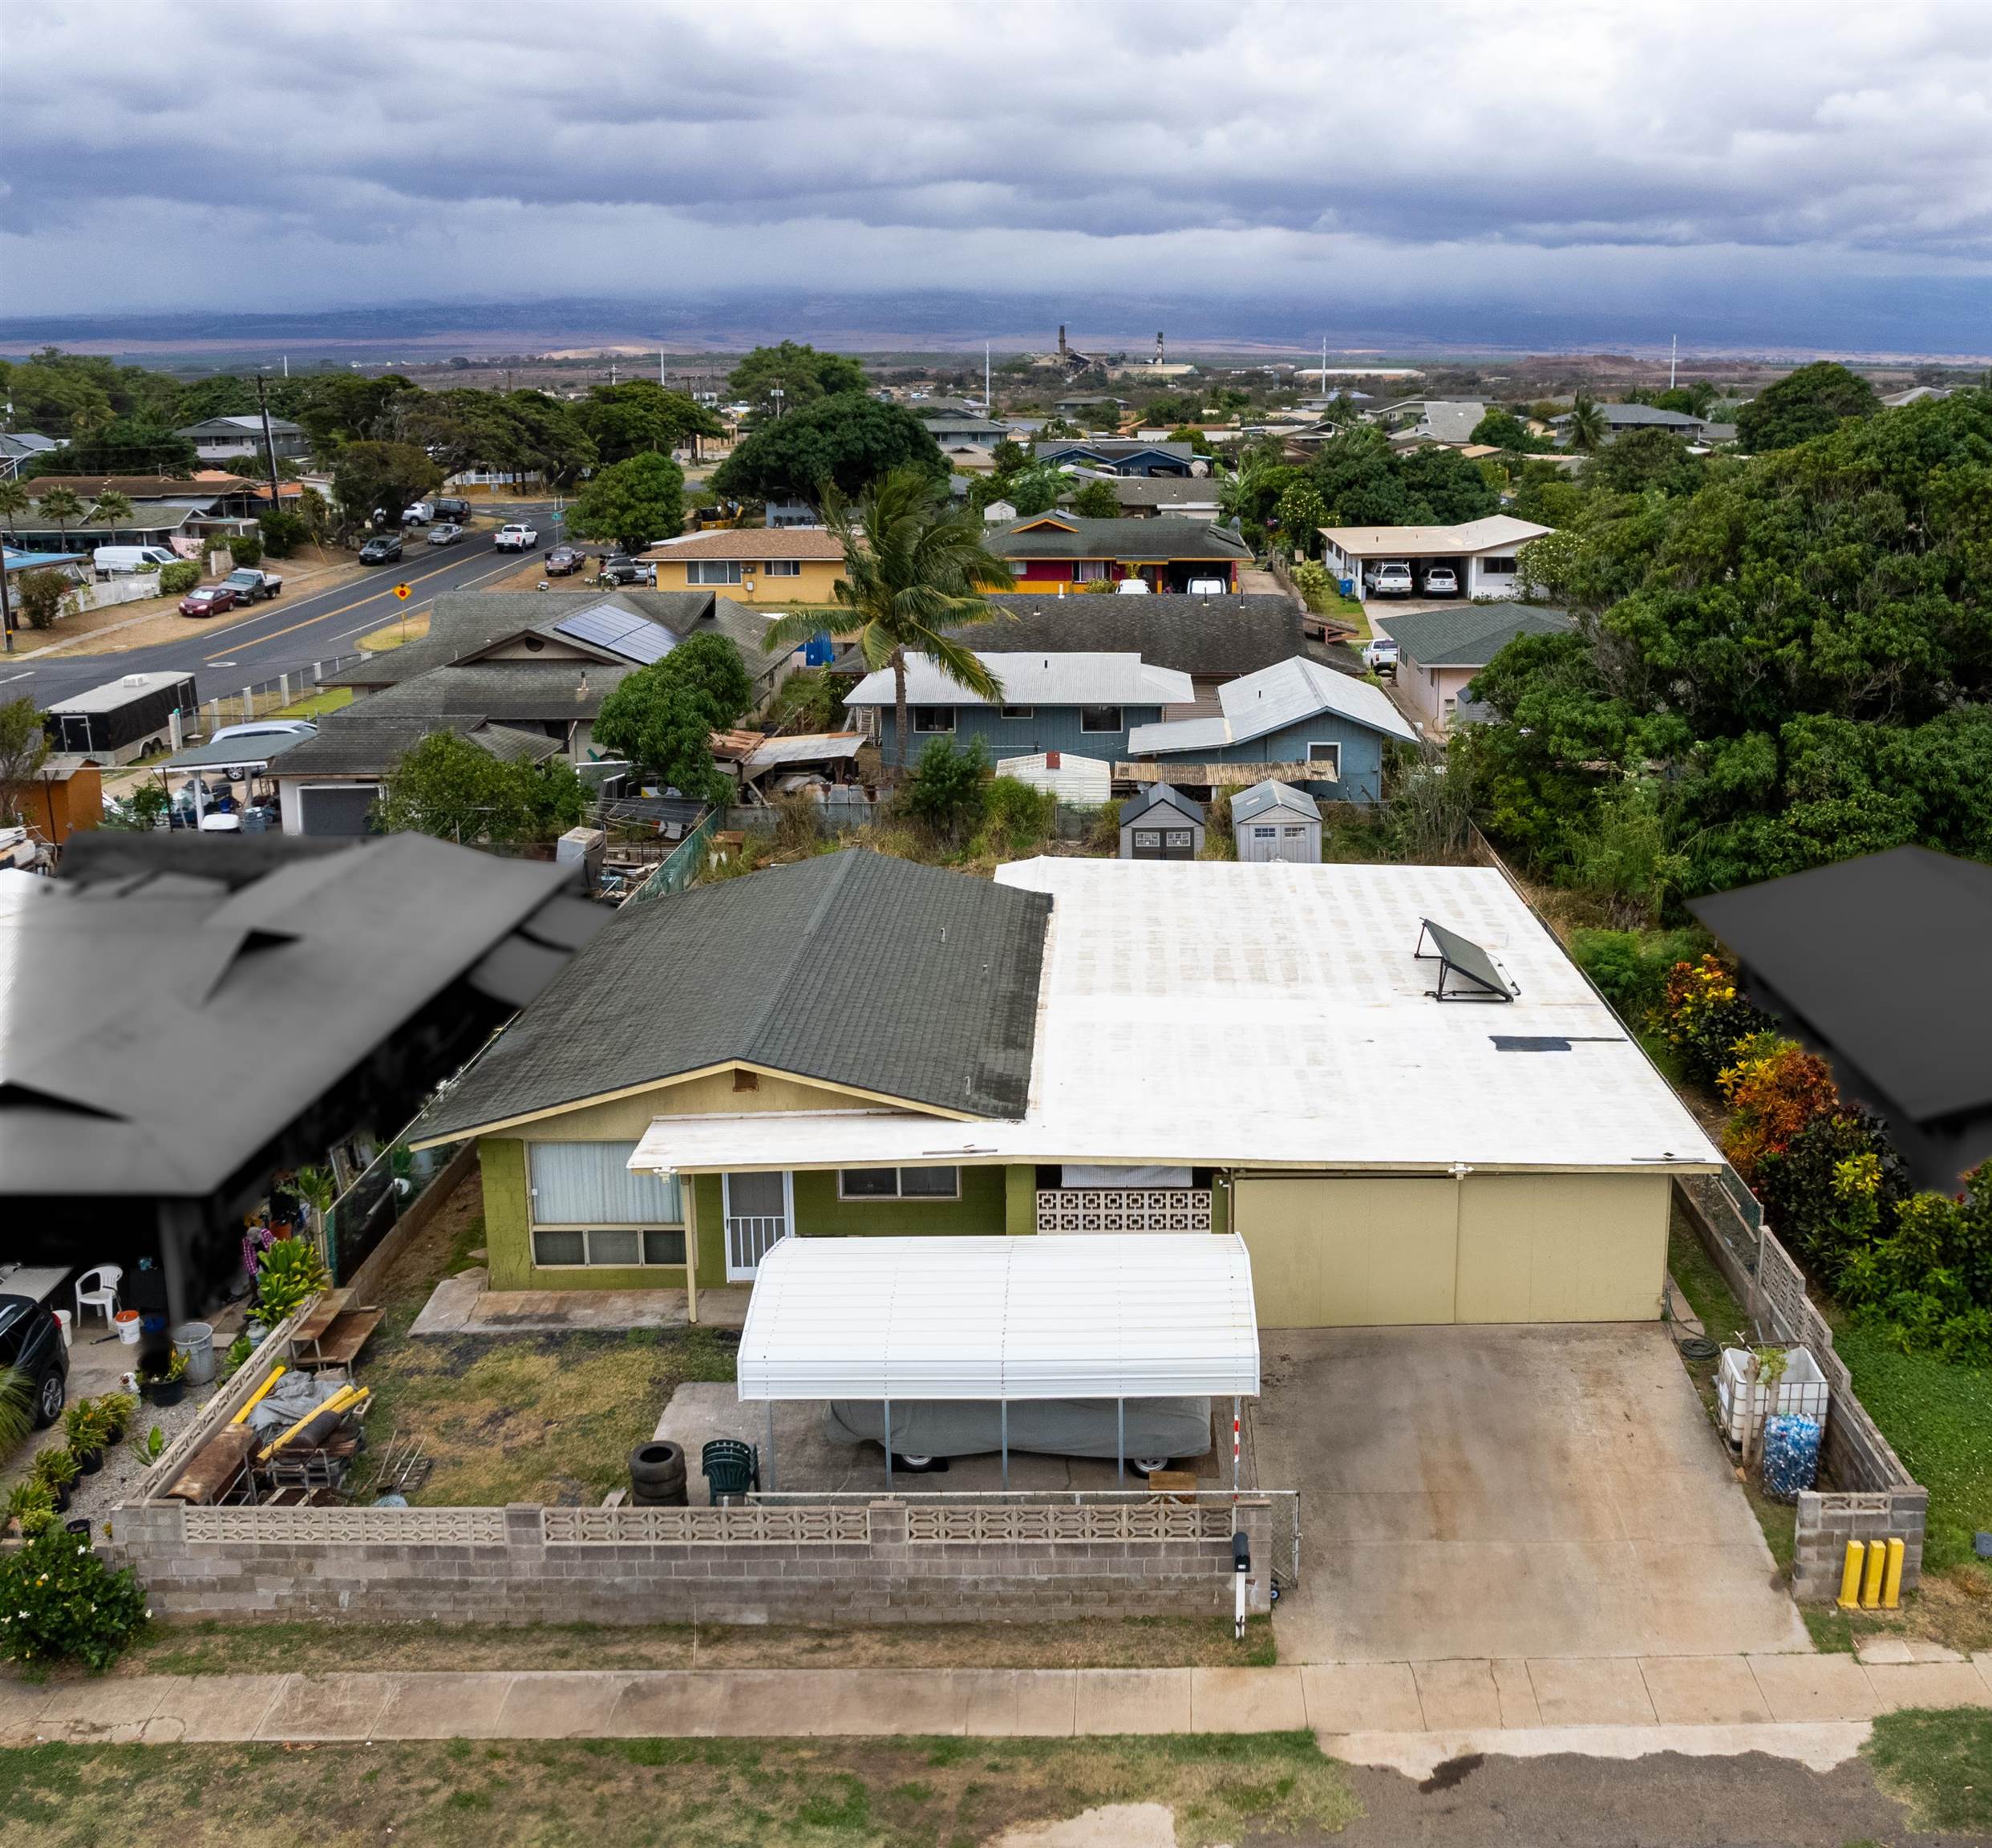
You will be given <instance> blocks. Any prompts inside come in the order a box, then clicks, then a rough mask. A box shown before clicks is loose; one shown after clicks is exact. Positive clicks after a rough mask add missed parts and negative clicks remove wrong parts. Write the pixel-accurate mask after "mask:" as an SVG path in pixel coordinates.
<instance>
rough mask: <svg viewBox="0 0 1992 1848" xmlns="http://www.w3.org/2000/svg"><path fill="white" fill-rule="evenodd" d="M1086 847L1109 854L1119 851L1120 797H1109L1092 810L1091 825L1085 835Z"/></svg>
mask: <svg viewBox="0 0 1992 1848" xmlns="http://www.w3.org/2000/svg"><path fill="white" fill-rule="evenodd" d="M1086 848H1087V852H1088V853H1105V854H1107V855H1109V856H1111V855H1114V854H1117V853H1119V851H1120V798H1119V796H1112V797H1111V798H1109V799H1108V800H1107V801H1104V802H1103V803H1101V804H1100V805H1099V808H1098V809H1095V811H1094V812H1093V825H1092V828H1091V831H1090V832H1089V833H1087V837H1086Z"/></svg>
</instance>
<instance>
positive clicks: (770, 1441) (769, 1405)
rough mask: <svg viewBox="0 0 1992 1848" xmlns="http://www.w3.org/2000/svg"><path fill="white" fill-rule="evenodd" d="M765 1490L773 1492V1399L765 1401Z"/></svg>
mask: <svg viewBox="0 0 1992 1848" xmlns="http://www.w3.org/2000/svg"><path fill="white" fill-rule="evenodd" d="M767 1492H768V1493H769V1494H771V1495H772V1494H773V1493H775V1401H774V1400H772V1399H771V1400H768V1402H767Z"/></svg>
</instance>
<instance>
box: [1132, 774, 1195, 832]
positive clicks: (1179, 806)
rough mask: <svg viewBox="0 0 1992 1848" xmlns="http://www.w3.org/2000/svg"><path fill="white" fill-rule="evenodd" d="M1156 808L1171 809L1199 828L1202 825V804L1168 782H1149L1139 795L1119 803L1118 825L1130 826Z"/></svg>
mask: <svg viewBox="0 0 1992 1848" xmlns="http://www.w3.org/2000/svg"><path fill="white" fill-rule="evenodd" d="M1152 809H1172V810H1173V811H1174V812H1175V813H1177V814H1179V815H1181V816H1183V817H1185V818H1186V819H1187V820H1188V821H1194V822H1195V823H1196V825H1197V826H1198V827H1202V826H1203V825H1204V805H1203V804H1202V803H1200V802H1198V801H1196V800H1193V799H1192V797H1190V796H1185V795H1184V793H1183V792H1182V791H1181V790H1180V789H1178V788H1176V787H1175V786H1174V785H1173V784H1168V783H1151V784H1149V785H1148V787H1147V788H1145V789H1144V790H1143V791H1142V792H1141V793H1140V795H1138V796H1129V797H1128V800H1126V801H1125V802H1124V803H1122V804H1121V805H1120V825H1121V826H1122V827H1123V828H1128V827H1132V825H1134V824H1135V823H1136V822H1137V821H1140V820H1142V819H1143V818H1144V817H1146V816H1147V815H1148V813H1149V812H1150V811H1151V810H1152Z"/></svg>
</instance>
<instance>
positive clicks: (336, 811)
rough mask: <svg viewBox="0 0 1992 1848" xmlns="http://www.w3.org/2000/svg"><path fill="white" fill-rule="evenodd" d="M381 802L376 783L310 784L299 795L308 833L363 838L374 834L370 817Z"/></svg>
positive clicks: (299, 791) (305, 828)
mask: <svg viewBox="0 0 1992 1848" xmlns="http://www.w3.org/2000/svg"><path fill="white" fill-rule="evenodd" d="M379 800H380V787H379V784H375V783H324V784H317V785H315V786H314V785H313V784H306V785H305V786H304V787H302V788H300V789H299V790H298V804H299V808H300V810H301V812H302V815H303V818H304V827H303V829H302V830H301V831H302V833H306V834H316V835H326V834H345V835H360V834H368V833H372V832H373V827H372V823H371V821H370V817H371V816H372V813H373V809H374V804H375V803H376V802H378V801H379Z"/></svg>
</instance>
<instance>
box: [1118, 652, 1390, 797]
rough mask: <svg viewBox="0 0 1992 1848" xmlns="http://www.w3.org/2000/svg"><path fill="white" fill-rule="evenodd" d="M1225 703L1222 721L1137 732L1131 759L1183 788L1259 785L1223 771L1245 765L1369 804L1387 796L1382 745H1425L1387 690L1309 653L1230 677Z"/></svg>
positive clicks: (1181, 722)
mask: <svg viewBox="0 0 1992 1848" xmlns="http://www.w3.org/2000/svg"><path fill="white" fill-rule="evenodd" d="M1217 699H1218V703H1219V706H1220V707H1221V711H1220V713H1219V714H1218V715H1216V716H1214V717H1205V718H1193V719H1171V720H1164V721H1163V722H1161V723H1156V724H1152V725H1141V726H1138V727H1136V728H1135V730H1134V731H1133V732H1132V734H1131V735H1130V736H1129V738H1128V752H1129V753H1130V755H1131V756H1132V757H1133V758H1135V759H1136V760H1137V761H1138V760H1142V759H1144V758H1145V759H1152V760H1153V761H1154V762H1155V764H1156V768H1157V771H1158V772H1160V773H1163V774H1164V775H1166V777H1167V780H1168V781H1169V782H1171V783H1173V784H1176V785H1177V786H1178V787H1179V788H1188V787H1192V786H1204V787H1209V788H1217V787H1218V786H1221V785H1222V784H1229V783H1235V782H1238V781H1241V780H1244V781H1247V782H1257V781H1258V780H1260V779H1259V777H1258V776H1250V777H1246V778H1243V779H1241V778H1240V777H1238V776H1236V775H1226V774H1225V772H1224V770H1223V769H1222V768H1221V767H1222V766H1224V765H1227V764H1249V765H1252V766H1253V767H1254V768H1258V769H1261V770H1262V771H1265V772H1269V773H1271V774H1273V775H1277V776H1279V780H1281V781H1282V782H1291V783H1294V784H1298V785H1299V787H1301V788H1305V789H1310V790H1312V791H1313V792H1314V793H1315V794H1317V795H1319V796H1327V797H1329V798H1330V799H1331V800H1334V801H1338V802H1363V803H1370V802H1380V801H1382V800H1383V741H1384V740H1385V739H1387V738H1398V739H1402V740H1404V741H1405V742H1406V743H1407V744H1415V743H1416V742H1417V736H1418V735H1417V733H1416V732H1413V731H1412V730H1411V727H1410V726H1409V725H1408V724H1407V723H1405V721H1404V719H1403V718H1402V717H1401V716H1400V715H1399V712H1398V710H1397V708H1396V707H1395V706H1393V705H1392V704H1391V703H1390V701H1389V699H1387V698H1386V697H1385V695H1384V693H1383V689H1382V688H1381V687H1377V686H1375V685H1373V684H1372V683H1371V682H1369V681H1367V680H1358V679H1356V678H1355V677H1354V675H1349V674H1343V673H1340V672H1338V671H1337V670H1336V669H1334V668H1333V667H1324V666H1323V665H1322V663H1320V662H1318V661H1310V660H1308V659H1306V658H1305V657H1304V656H1296V657H1295V658H1294V659H1292V660H1290V661H1280V662H1276V663H1274V664H1273V666H1272V667H1263V668H1261V669H1260V671H1258V672H1257V673H1256V674H1247V675H1244V676H1243V677H1242V678H1241V679H1237V680H1229V681H1227V682H1225V684H1224V685H1223V686H1221V687H1219V688H1218V689H1217ZM1280 766H1287V767H1289V768H1288V769H1287V771H1286V772H1285V774H1283V775H1282V774H1281V773H1280V770H1279V767H1280ZM1204 770H1208V771H1209V772H1210V774H1209V775H1197V774H1193V772H1198V771H1204ZM1303 772H1305V773H1303Z"/></svg>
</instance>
